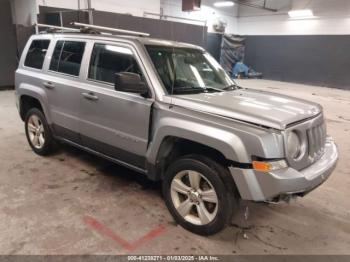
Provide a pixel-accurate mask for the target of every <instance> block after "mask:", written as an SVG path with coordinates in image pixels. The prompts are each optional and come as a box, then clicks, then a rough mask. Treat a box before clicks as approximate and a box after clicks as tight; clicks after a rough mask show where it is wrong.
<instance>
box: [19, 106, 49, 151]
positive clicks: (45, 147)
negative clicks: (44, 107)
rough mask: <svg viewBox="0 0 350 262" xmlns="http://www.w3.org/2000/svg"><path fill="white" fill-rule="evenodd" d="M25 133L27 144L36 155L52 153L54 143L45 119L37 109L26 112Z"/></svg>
mask: <svg viewBox="0 0 350 262" xmlns="http://www.w3.org/2000/svg"><path fill="white" fill-rule="evenodd" d="M25 132H26V136H27V140H28V143H29V145H30V147H31V148H32V150H33V151H34V152H35V153H36V154H38V155H41V156H46V155H49V154H51V153H53V151H54V149H55V141H54V138H53V136H52V133H51V130H50V128H49V125H48V124H47V121H46V118H45V116H44V114H43V113H42V112H41V111H40V110H39V109H37V108H32V109H30V110H29V111H28V112H27V114H26V117H25ZM34 137H36V138H34Z"/></svg>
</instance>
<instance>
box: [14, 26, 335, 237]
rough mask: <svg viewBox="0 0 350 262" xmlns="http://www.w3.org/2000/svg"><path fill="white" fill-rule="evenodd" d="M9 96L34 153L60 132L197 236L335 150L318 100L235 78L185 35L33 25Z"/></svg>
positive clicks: (303, 187)
mask: <svg viewBox="0 0 350 262" xmlns="http://www.w3.org/2000/svg"><path fill="white" fill-rule="evenodd" d="M16 96H17V107H18V109H19V113H20V116H21V118H22V120H23V121H24V122H25V131H26V136H27V139H28V142H29V145H30V146H31V148H32V149H33V151H34V152H35V153H37V154H39V155H47V154H49V153H51V152H52V150H53V149H54V148H55V144H57V143H56V142H58V141H59V142H63V143H68V144H70V145H73V146H75V147H78V148H81V149H83V150H86V151H88V152H90V153H92V154H95V155H97V156H99V157H103V158H106V159H108V160H111V161H113V162H115V163H118V164H120V165H123V166H126V167H129V168H131V169H133V170H135V171H137V172H139V173H141V174H144V175H146V176H147V177H148V178H149V179H151V180H155V181H157V180H161V181H162V188H163V194H164V199H165V203H166V205H167V207H168V209H169V211H170V213H171V214H172V215H173V217H174V219H175V220H176V221H177V222H178V223H179V224H180V225H181V226H183V227H184V228H186V229H188V230H190V231H192V232H194V233H197V234H201V235H210V234H214V233H216V232H218V231H220V230H222V229H223V228H224V227H225V225H226V224H227V223H228V222H229V221H230V219H231V217H232V215H233V214H234V213H235V211H237V202H238V200H239V199H243V200H251V201H258V202H259V201H281V200H286V199H288V198H290V197H295V196H304V195H305V194H307V193H308V192H310V191H311V190H313V189H315V188H316V187H318V186H319V185H320V184H322V183H323V182H324V181H325V180H326V179H327V178H328V177H329V176H330V174H331V172H332V171H333V169H334V167H335V165H336V162H337V159H338V152H337V148H336V146H335V144H334V142H333V141H332V139H331V138H329V137H327V135H326V126H325V121H324V116H323V112H322V108H321V106H320V105H318V104H315V103H312V102H308V101H305V100H301V99H296V98H291V97H288V96H283V95H277V94H273V93H267V92H262V91H256V90H250V89H244V88H241V87H238V86H237V85H236V84H235V83H234V82H233V81H232V80H231V79H230V77H229V76H228V75H227V74H226V73H225V72H224V70H223V69H222V68H221V66H220V65H219V64H218V63H217V62H216V61H215V60H214V59H213V58H212V57H211V56H210V55H209V54H208V53H207V52H206V51H205V50H203V49H202V48H201V47H198V46H193V45H189V44H184V43H178V42H171V41H165V40H158V39H151V38H148V37H139V36H116V35H106V34H96V32H90V33H89V32H88V33H57V32H56V33H46V34H37V35H34V36H32V37H31V38H30V40H29V41H28V43H27V45H26V47H25V49H24V52H23V55H22V58H21V60H20V63H19V67H18V70H17V71H16ZM150 208H151V207H150Z"/></svg>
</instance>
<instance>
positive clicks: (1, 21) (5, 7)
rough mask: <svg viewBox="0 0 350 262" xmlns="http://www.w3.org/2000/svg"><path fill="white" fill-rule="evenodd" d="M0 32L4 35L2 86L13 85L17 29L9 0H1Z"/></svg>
mask: <svg viewBox="0 0 350 262" xmlns="http://www.w3.org/2000/svg"><path fill="white" fill-rule="evenodd" d="M0 32H1V34H2V36H3V37H4V38H3V39H2V40H1V41H0V88H4V87H8V86H12V85H13V83H14V72H15V70H16V66H17V60H16V46H17V44H16V33H15V32H16V31H15V26H14V25H13V23H12V12H11V5H10V1H9V0H0Z"/></svg>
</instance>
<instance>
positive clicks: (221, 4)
mask: <svg viewBox="0 0 350 262" xmlns="http://www.w3.org/2000/svg"><path fill="white" fill-rule="evenodd" d="M234 5H235V3H234V2H231V1H220V2H215V3H214V6H216V7H227V6H234Z"/></svg>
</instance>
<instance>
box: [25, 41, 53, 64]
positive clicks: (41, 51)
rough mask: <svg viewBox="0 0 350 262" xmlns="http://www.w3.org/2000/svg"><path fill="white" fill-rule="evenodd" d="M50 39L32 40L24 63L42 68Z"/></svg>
mask: <svg viewBox="0 0 350 262" xmlns="http://www.w3.org/2000/svg"><path fill="white" fill-rule="evenodd" d="M49 45H50V40H34V41H33V42H32V43H31V45H30V47H29V50H28V53H27V56H26V59H25V61H24V65H25V66H28V67H32V68H36V69H42V68H43V64H44V60H45V55H46V52H47V49H48V47H49Z"/></svg>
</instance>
